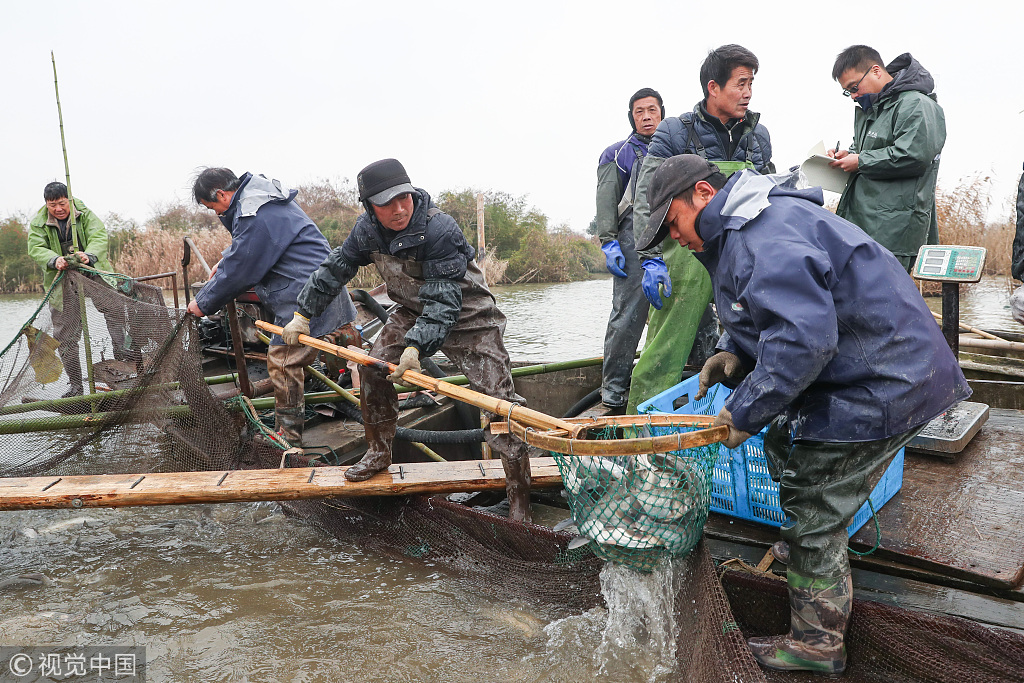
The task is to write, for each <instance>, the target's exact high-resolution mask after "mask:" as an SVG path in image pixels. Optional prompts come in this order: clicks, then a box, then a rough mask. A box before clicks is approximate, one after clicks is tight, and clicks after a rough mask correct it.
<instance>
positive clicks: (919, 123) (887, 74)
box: [829, 45, 946, 272]
mask: <svg viewBox="0 0 1024 683" xmlns="http://www.w3.org/2000/svg"><path fill="white" fill-rule="evenodd" d="M832 78H833V79H835V80H836V81H837V82H838V83H839V85H841V86H842V87H843V94H844V95H846V96H847V97H852V98H853V100H854V101H855V102H856V103H857V105H858V107H857V112H856V114H855V115H854V122H853V129H854V133H853V145H851V146H850V149H848V150H839V151H838V152H831V151H830V152H829V156H835V158H836V160H835V161H833V162H832V166H834V167H837V168H841V169H842V170H844V171H846V172H847V173H849V174H850V179H849V180H848V181H847V183H846V190H845V191H844V192H843V196H842V197H841V198H840V199H839V208H838V209H837V210H836V213H838V214H839V215H840V216H842V217H843V218H845V219H846V220H848V221H850V222H851V223H854V224H856V225H858V226H859V227H860V228H861V229H863V230H864V232H866V233H867V234H869V235H870V236H871V237H873V238H874V239H875V240H876V241H877V242H879V243H880V244H881V245H882V246H884V247H885V248H886V249H888V250H889V251H891V252H892V253H893V254H894V255H895V256H896V258H897V259H898V260H899V262H900V263H901V264H903V267H904V268H906V269H907V272H910V271H911V269H913V267H914V261H915V260H916V258H917V252H918V249H920V248H921V245H923V244H937V243H938V241H939V230H938V221H937V219H936V214H935V182H936V178H937V177H938V173H939V156H940V154H941V152H942V146H943V145H944V144H945V143H946V117H945V115H944V114H943V112H942V107H940V106H939V105H938V103H937V102H936V100H935V92H934V88H935V79H934V78H932V75H931V74H930V73H928V71H927V70H926V69H925V68H924V67H923V66H921V64H920V62H918V61H917V60H916V59H914V58H913V57H911V56H910V53H904V54H902V55H900V56H899V57H897V58H896V59H894V60H893V61H892V62H891V63H890V64H888V65H887V66H884V67H883V66H882V57H881V55H879V54H878V52H877V51H876V50H874V49H872V48H870V47H868V46H867V45H852V46H850V47H848V48H846V49H845V50H843V51H842V52H840V53H839V56H838V57H836V62H835V65H834V66H833V67H832Z"/></svg>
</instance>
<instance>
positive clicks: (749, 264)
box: [695, 171, 971, 442]
mask: <svg viewBox="0 0 1024 683" xmlns="http://www.w3.org/2000/svg"><path fill="white" fill-rule="evenodd" d="M822 202H823V197H822V192H821V189H820V188H811V189H807V190H793V189H786V188H784V187H781V186H777V185H776V184H775V182H774V180H773V179H772V178H771V177H767V176H761V175H758V174H756V173H753V172H751V171H743V172H742V173H737V174H734V175H733V176H732V177H731V178H730V179H729V182H728V183H727V184H726V186H725V188H723V189H722V190H721V191H720V192H719V193H718V194H717V195H715V197H714V198H713V199H712V200H711V203H710V204H708V206H707V207H705V209H704V211H703V213H702V214H701V216H700V218H699V227H698V232H699V234H700V236H701V237H702V239H703V240H704V250H703V252H698V253H696V254H695V256H696V257H697V259H698V260H700V262H701V263H703V264H704V266H705V267H706V268H707V269H708V272H709V273H710V274H711V282H712V285H713V287H714V296H715V304H716V305H717V307H718V316H719V318H720V319H721V321H722V325H723V326H724V327H725V330H726V335H724V336H723V337H722V340H721V341H720V342H719V349H721V350H725V351H730V352H732V353H735V354H736V355H738V356H739V357H740V359H741V360H742V361H743V363H744V364H745V366H746V367H747V368H748V369H750V374H748V375H747V376H746V378H745V379H744V380H743V381H742V382H741V383H740V384H739V386H737V387H736V389H735V391H733V393H732V394H731V395H730V396H729V398H728V399H727V400H726V403H725V407H726V408H728V409H729V411H730V412H731V413H732V418H733V422H734V423H735V425H736V427H738V428H739V429H741V430H743V431H746V432H749V433H752V434H753V433H756V432H757V431H759V430H760V429H761V428H762V427H764V426H765V425H766V424H768V423H769V422H770V421H771V420H772V419H773V418H774V417H775V416H776V415H779V414H787V415H788V416H789V418H790V422H791V425H792V427H793V428H794V437H795V438H803V439H808V440H811V441H842V442H853V441H874V440H878V439H883V438H887V437H890V436H895V435H897V434H901V433H903V432H906V431H907V430H909V429H912V428H914V427H917V426H918V425H922V424H924V423H926V422H928V421H929V420H931V419H932V418H934V417H936V416H938V415H940V414H941V413H942V412H943V411H945V410H946V409H948V408H950V407H951V406H952V405H954V404H956V403H958V402H959V401H961V400H963V399H965V398H967V397H968V396H970V395H971V390H970V388H969V387H968V386H967V381H966V380H965V379H964V376H963V373H962V372H961V371H960V366H959V365H958V364H957V361H956V358H954V357H953V354H952V352H951V351H950V350H949V347H948V346H947V345H946V342H945V339H944V338H943V336H942V332H941V331H940V329H939V326H938V325H937V324H936V323H935V320H934V319H933V318H932V314H931V312H930V311H929V310H928V307H927V306H926V305H925V302H924V299H922V298H921V295H920V293H919V292H918V291H917V287H916V286H915V285H914V282H913V280H912V279H911V278H910V276H909V275H907V273H906V271H905V270H904V269H903V267H902V266H901V265H900V263H899V261H897V260H896V258H895V257H893V255H892V254H891V253H890V252H889V251H888V250H887V249H885V248H884V247H882V246H881V245H880V244H878V243H877V242H875V241H874V240H873V239H871V238H870V237H868V235H867V233H865V232H864V231H863V230H861V229H860V228H858V227H857V226H855V225H853V224H852V223H850V222H848V221H846V220H844V219H842V218H839V217H837V216H836V215H834V214H833V213H831V212H829V211H827V210H825V209H824V208H822V206H821V204H822Z"/></svg>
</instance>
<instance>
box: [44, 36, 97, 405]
mask: <svg viewBox="0 0 1024 683" xmlns="http://www.w3.org/2000/svg"><path fill="white" fill-rule="evenodd" d="M50 61H51V62H52V63H53V93H54V95H56V96H57V120H58V121H59V122H60V147H61V151H62V152H63V153H64V177H65V180H66V181H67V183H66V184H67V188H68V204H70V205H71V212H70V214H69V215H68V222H69V224H70V225H71V245H72V248H73V249H74V250H75V252H76V253H77V252H78V251H79V245H78V228H77V227H76V225H75V224H76V222H77V221H76V220H75V195H74V194H72V192H71V166H70V165H69V164H68V146H67V142H66V141H65V139H64V114H63V113H62V112H61V108H60V89H59V88H58V87H57V58H56V57H55V56H54V54H53V50H50ZM61 256H62V257H63V256H64V254H61ZM75 258H76V261H77V258H78V257H77V256H76V257H75ZM65 260H66V259H65ZM77 289H78V312H79V313H80V314H81V316H82V339H83V340H84V341H85V372H86V377H87V378H88V381H89V393H90V394H95V393H96V377H95V375H94V374H93V369H92V343H91V341H90V339H89V318H88V316H87V315H86V312H85V290H84V289H83V288H82V287H78V288H77ZM61 303H62V305H63V301H62V302H61ZM64 370H65V372H66V371H67V368H65V369H64ZM95 409H96V406H95V405H93V410H94V411H95Z"/></svg>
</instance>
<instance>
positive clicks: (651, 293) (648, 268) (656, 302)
mask: <svg viewBox="0 0 1024 683" xmlns="http://www.w3.org/2000/svg"><path fill="white" fill-rule="evenodd" d="M641 265H642V266H643V269H644V280H643V284H642V285H641V286H642V287H643V290H644V296H646V297H647V300H648V301H650V302H651V305H652V306H654V307H655V308H657V309H658V310H661V306H662V304H661V297H662V293H661V292H660V291H658V285H661V286H662V287H663V288H664V290H665V294H664V296H665V298H668V297H670V296H672V280H671V279H670V278H669V276H668V266H666V265H665V262H664V261H663V260H661V259H660V258H649V259H645V260H644V262H643V263H642V264H641Z"/></svg>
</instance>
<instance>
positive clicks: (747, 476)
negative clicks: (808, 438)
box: [637, 375, 903, 536]
mask: <svg viewBox="0 0 1024 683" xmlns="http://www.w3.org/2000/svg"><path fill="white" fill-rule="evenodd" d="M698 385H699V378H698V377H697V376H696V375H695V376H693V377H691V378H689V379H686V380H683V381H682V382H680V383H679V384H677V385H675V386H674V387H672V388H671V389H668V390H666V391H663V392H661V393H660V394H658V395H657V396H655V397H654V398H652V399H650V400H648V401H645V402H643V403H641V404H640V405H639V406H637V412H638V413H675V414H683V415H717V414H718V411H720V410H721V409H722V407H723V406H724V405H725V399H726V398H727V397H728V396H729V394H730V393H732V391H731V390H730V389H729V388H728V387H725V386H722V385H721V384H716V385H715V386H714V387H712V388H711V390H710V391H708V393H707V395H706V396H705V397H704V398H702V399H700V400H699V401H693V400H692V399H691V398H690V397H691V396H693V394H695V393H696V392H697V388H698ZM765 431H767V428H765V429H763V430H761V432H760V433H759V434H755V435H753V436H752V437H750V438H749V439H747V440H746V441H745V442H744V443H743V444H741V445H740V446H739V448H725V447H724V446H722V447H720V449H719V456H718V461H717V462H716V463H715V468H714V472H713V473H712V476H711V509H712V510H713V511H714V512H720V513H722V514H724V515H730V516H732V517H739V518H741V519H749V520H750V521H752V522H759V523H761V524H768V525H771V526H781V525H782V524H783V523H784V522H785V521H786V514H785V513H784V512H783V511H782V508H781V507H780V505H779V485H778V484H777V483H776V482H774V481H772V478H771V476H770V475H769V474H768V463H767V461H766V460H765V457H764V433H765ZM902 487H903V449H902V448H901V449H900V450H899V452H898V453H897V454H896V457H894V458H893V459H892V462H891V463H889V467H888V468H887V469H886V470H885V474H883V475H882V478H881V479H880V480H879V481H878V484H877V485H876V486H875V488H874V490H872V491H871V497H870V501H871V503H872V504H873V505H874V506H875V510H879V509H881V507H882V506H883V505H885V504H886V503H887V502H889V499H891V498H892V497H893V496H894V495H896V492H897V491H899V490H900V488H902ZM870 519H871V507H870V505H869V504H868V503H864V505H863V506H862V507H861V508H860V510H858V511H857V514H855V515H854V516H853V523H852V524H850V526H848V527H846V531H847V533H848V534H849V535H850V536H853V534H855V533H856V532H857V530H858V529H860V528H861V527H862V526H864V525H865V524H866V523H867V522H868V520H870Z"/></svg>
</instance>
